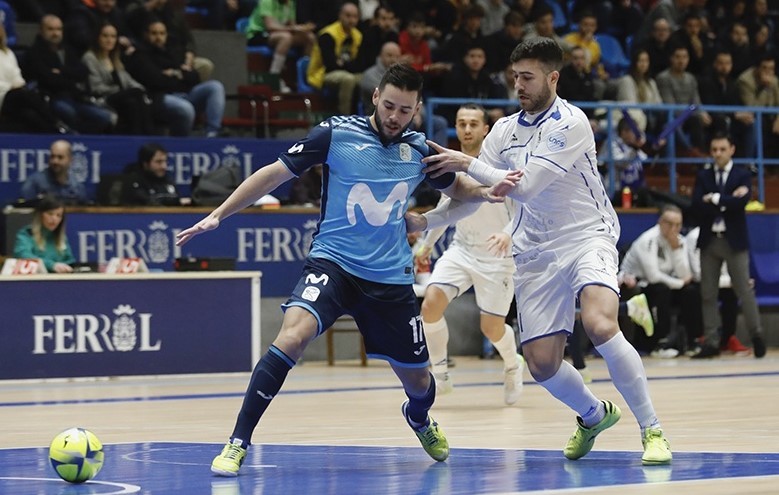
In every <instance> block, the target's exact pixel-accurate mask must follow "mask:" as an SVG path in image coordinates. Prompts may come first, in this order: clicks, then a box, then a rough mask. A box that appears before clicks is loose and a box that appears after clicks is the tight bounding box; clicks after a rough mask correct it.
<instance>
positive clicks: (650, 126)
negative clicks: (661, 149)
mask: <svg viewBox="0 0 779 495" xmlns="http://www.w3.org/2000/svg"><path fill="white" fill-rule="evenodd" d="M617 100H618V101H625V102H629V103H648V104H661V103H663V100H662V98H660V91H659V90H658V89H657V83H655V80H654V79H653V78H652V76H651V75H650V72H649V53H648V52H647V51H646V50H638V51H637V52H636V53H634V54H633V57H632V59H631V61H630V70H629V71H628V73H627V74H625V75H624V76H622V77H620V78H619V79H618V80H617ZM629 112H630V115H631V117H633V120H635V121H636V123H637V124H638V126H639V128H640V129H641V130H643V131H645V132H649V133H650V134H656V133H657V131H659V128H658V127H659V125H660V119H659V118H658V117H659V115H653V114H652V113H649V115H646V114H645V113H644V112H643V111H641V110H638V109H632V110H630V111H629Z"/></svg>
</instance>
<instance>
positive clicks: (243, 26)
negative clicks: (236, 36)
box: [235, 17, 273, 57]
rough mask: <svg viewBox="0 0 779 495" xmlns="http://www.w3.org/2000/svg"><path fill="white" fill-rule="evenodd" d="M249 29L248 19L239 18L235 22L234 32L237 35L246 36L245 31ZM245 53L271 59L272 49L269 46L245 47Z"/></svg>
mask: <svg viewBox="0 0 779 495" xmlns="http://www.w3.org/2000/svg"><path fill="white" fill-rule="evenodd" d="M248 28H249V18H248V17H241V18H240V19H238V20H237V21H235V30H236V31H238V32H239V33H242V34H244V35H245V34H246V30H247V29H248ZM246 53H258V54H260V55H262V56H263V57H272V56H273V49H272V48H271V47H269V46H249V45H246Z"/></svg>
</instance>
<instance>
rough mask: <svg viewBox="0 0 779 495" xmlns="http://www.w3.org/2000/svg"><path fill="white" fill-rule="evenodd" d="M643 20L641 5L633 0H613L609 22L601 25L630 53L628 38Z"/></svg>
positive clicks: (635, 31) (634, 32)
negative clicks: (614, 0)
mask: <svg viewBox="0 0 779 495" xmlns="http://www.w3.org/2000/svg"><path fill="white" fill-rule="evenodd" d="M643 22H644V11H643V10H641V6H640V5H639V4H638V3H637V2H635V1H634V0H617V1H616V2H614V10H613V12H612V13H611V23H610V24H606V25H603V24H601V23H598V24H599V25H601V26H603V28H604V29H605V30H606V32H607V33H610V34H612V35H614V37H615V38H617V39H618V40H619V41H620V43H622V46H624V47H625V51H626V52H628V55H630V52H631V47H630V46H628V38H629V37H630V38H631V40H632V37H633V36H634V35H635V34H636V33H637V32H638V30H639V29H640V28H641V24H643Z"/></svg>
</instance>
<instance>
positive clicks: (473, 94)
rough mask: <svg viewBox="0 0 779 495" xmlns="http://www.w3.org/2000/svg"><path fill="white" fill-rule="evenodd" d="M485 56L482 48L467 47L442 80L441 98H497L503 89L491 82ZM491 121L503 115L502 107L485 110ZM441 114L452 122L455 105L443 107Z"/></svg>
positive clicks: (476, 46)
mask: <svg viewBox="0 0 779 495" xmlns="http://www.w3.org/2000/svg"><path fill="white" fill-rule="evenodd" d="M486 63H487V56H486V55H485V53H484V48H483V47H481V46H479V45H474V46H471V47H470V48H468V50H467V51H466V52H465V55H464V56H463V58H462V61H461V62H460V63H459V64H457V65H456V66H454V68H452V71H451V72H450V73H449V75H447V77H446V79H445V80H444V84H443V88H442V89H441V97H443V98H468V99H472V100H482V99H487V98H490V99H498V98H502V97H503V90H502V88H501V87H500V86H498V85H497V84H495V82H493V80H492V78H491V77H490V75H489V73H488V72H487V69H486ZM487 113H489V115H490V118H491V119H492V121H493V122H495V121H496V120H498V119H499V118H501V117H503V109H501V108H492V109H489V110H488V111H487ZM441 114H442V115H443V117H444V118H445V119H446V120H447V122H454V121H455V117H456V114H457V107H455V106H447V107H443V109H442V112H441Z"/></svg>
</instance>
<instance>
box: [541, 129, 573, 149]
mask: <svg viewBox="0 0 779 495" xmlns="http://www.w3.org/2000/svg"><path fill="white" fill-rule="evenodd" d="M566 144H568V143H567V140H566V139H565V134H563V133H562V132H555V133H553V134H550V135H549V137H548V138H546V147H547V148H549V151H560V150H561V149H563V148H565V145H566Z"/></svg>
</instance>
